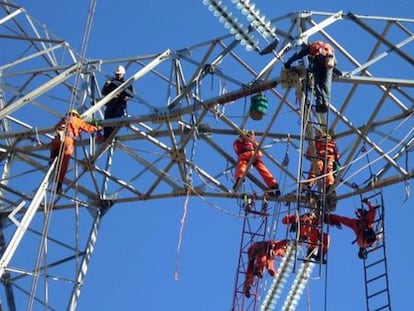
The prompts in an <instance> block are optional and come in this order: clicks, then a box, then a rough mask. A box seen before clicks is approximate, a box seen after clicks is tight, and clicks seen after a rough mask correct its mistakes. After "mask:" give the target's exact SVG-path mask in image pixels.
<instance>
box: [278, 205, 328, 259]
mask: <svg viewBox="0 0 414 311" xmlns="http://www.w3.org/2000/svg"><path fill="white" fill-rule="evenodd" d="M282 223H283V224H285V225H286V224H291V225H292V228H291V231H294V232H296V233H297V234H298V235H299V241H300V242H304V243H306V244H307V248H308V251H307V254H306V258H307V259H314V260H316V261H322V263H323V264H326V253H327V252H328V248H329V242H330V239H329V235H328V234H327V233H325V232H324V233H323V235H322V245H321V247H322V252H321V251H320V249H319V247H318V246H319V244H320V243H319V241H320V238H321V231H320V230H319V224H320V217H319V216H318V215H317V213H315V212H311V213H306V214H303V215H301V216H299V217H298V216H296V215H287V216H285V217H283V218H282ZM298 230H299V232H297V231H298Z"/></svg>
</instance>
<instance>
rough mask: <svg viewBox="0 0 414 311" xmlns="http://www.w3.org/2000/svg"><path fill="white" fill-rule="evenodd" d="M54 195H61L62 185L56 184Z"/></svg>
mask: <svg viewBox="0 0 414 311" xmlns="http://www.w3.org/2000/svg"><path fill="white" fill-rule="evenodd" d="M56 193H57V194H62V193H63V188H62V183H61V182H58V183H57V186H56Z"/></svg>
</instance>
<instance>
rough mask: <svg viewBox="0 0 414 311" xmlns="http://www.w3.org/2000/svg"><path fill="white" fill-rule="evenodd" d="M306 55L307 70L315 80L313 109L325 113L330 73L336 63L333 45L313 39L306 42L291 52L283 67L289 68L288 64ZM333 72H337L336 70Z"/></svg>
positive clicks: (329, 97) (329, 93)
mask: <svg viewBox="0 0 414 311" xmlns="http://www.w3.org/2000/svg"><path fill="white" fill-rule="evenodd" d="M306 55H308V59H309V71H310V72H312V74H313V77H314V80H315V97H316V107H315V111H316V112H318V113H325V112H327V111H328V107H329V105H330V103H331V88H332V75H333V71H334V67H335V65H336V61H335V56H334V49H333V47H332V46H331V45H330V44H328V43H325V42H322V41H315V42H313V43H310V44H306V45H304V46H303V47H302V49H301V50H300V51H298V52H297V53H295V54H293V55H292V56H291V57H290V58H289V59H288V60H287V62H286V63H285V68H286V69H290V65H291V64H292V63H293V62H294V61H296V60H298V59H300V58H303V57H305V56H306ZM335 72H339V73H340V71H339V70H336V71H335Z"/></svg>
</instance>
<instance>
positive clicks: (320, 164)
mask: <svg viewBox="0 0 414 311" xmlns="http://www.w3.org/2000/svg"><path fill="white" fill-rule="evenodd" d="M333 162H334V161H332V160H330V159H328V161H327V164H328V165H327V168H326V170H325V168H324V166H325V165H324V164H325V160H322V159H320V160H317V165H318V170H319V172H320V174H321V175H325V174H326V177H325V182H326V185H327V186H332V185H333V184H334V183H335V177H334V175H333V170H334V169H333ZM315 177H316V173H315V171H314V170H313V166H311V170H310V173H309V179H312V178H315ZM314 183H315V180H310V181H309V185H310V186H312V185H313V184H314Z"/></svg>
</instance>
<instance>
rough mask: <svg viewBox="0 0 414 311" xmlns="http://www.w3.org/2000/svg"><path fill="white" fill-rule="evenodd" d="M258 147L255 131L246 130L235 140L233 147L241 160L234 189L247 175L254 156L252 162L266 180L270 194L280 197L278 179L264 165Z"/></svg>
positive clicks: (238, 164)
mask: <svg viewBox="0 0 414 311" xmlns="http://www.w3.org/2000/svg"><path fill="white" fill-rule="evenodd" d="M257 147H258V143H257V141H256V138H255V136H254V132H253V131H245V133H244V135H239V137H238V138H237V139H236V140H235V141H234V143H233V149H234V151H235V152H236V154H237V157H238V159H239V160H238V163H237V168H236V173H235V179H236V182H235V184H234V186H233V189H234V190H236V189H235V188H236V186H237V185H238V183H239V181H240V180H241V178H242V177H243V176H244V175H245V172H246V170H247V168H248V167H247V164H248V163H249V162H250V160H251V159H252V158H253V161H252V162H251V163H252V164H253V166H254V167H255V168H256V170H257V171H258V172H259V174H260V175H261V176H262V178H263V180H264V182H265V183H266V185H267V187H268V189H269V190H270V195H273V196H276V197H278V196H280V189H279V184H278V183H277V182H276V179H275V178H274V177H273V175H272V173H271V172H270V171H269V170H268V169H267V167H266V166H265V165H264V163H263V160H262V152H261V151H260V150H259V149H258V148H257Z"/></svg>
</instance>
